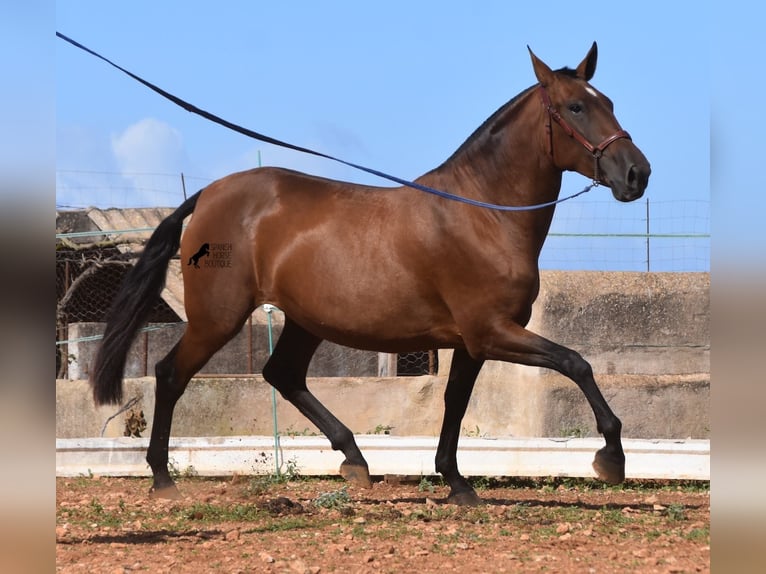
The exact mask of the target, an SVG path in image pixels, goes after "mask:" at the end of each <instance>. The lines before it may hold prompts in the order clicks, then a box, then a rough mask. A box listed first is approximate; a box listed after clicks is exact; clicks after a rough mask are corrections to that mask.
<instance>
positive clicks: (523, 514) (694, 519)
mask: <svg viewBox="0 0 766 574" xmlns="http://www.w3.org/2000/svg"><path fill="white" fill-rule="evenodd" d="M149 486H150V481H149V479H145V478H141V479H136V478H98V477H80V478H58V479H57V480H56V570H57V572H65V573H69V572H72V573H75V572H99V573H108V574H117V573H120V574H123V573H128V572H130V573H132V572H157V573H170V572H173V573H179V572H195V573H200V572H222V573H227V574H236V573H250V572H258V573H261V572H265V573H272V572H273V573H291V574H295V573H297V574H304V573H310V574H317V573H329V572H343V573H356V572H359V573H368V572H369V573H378V572H391V573H402V572H419V573H430V572H461V573H463V572H487V573H502V572H514V573H515V572H567V573H570V572H572V573H578V572H583V573H591V572H598V573H603V572H662V573H665V572H667V573H681V572H709V571H710V491H709V488H708V487H709V485H708V484H707V483H704V484H682V485H678V484H677V483H672V482H667V483H660V482H640V483H638V482H633V483H630V482H629V483H627V484H626V485H622V486H621V487H608V488H607V487H604V486H602V485H601V484H600V483H596V482H595V481H588V480H572V479H555V480H554V479H537V480H531V479H526V480H524V479H512V480H511V479H508V480H488V479H479V480H477V481H476V482H475V486H476V488H477V491H478V492H479V495H480V496H481V497H482V498H483V499H484V500H485V501H486V504H485V505H482V506H478V507H470V508H466V507H456V506H453V505H448V504H444V498H445V497H446V496H447V493H448V489H447V487H445V486H443V485H441V483H440V481H439V479H438V478H430V479H429V478H424V479H420V478H413V479H411V480H406V479H405V480H402V479H401V478H399V477H390V478H387V479H385V480H383V479H380V480H377V481H376V482H375V483H374V485H373V488H372V489H370V490H361V489H357V488H355V487H352V486H350V485H348V484H347V483H345V482H343V481H342V480H340V479H332V478H322V479H313V478H312V479H296V480H291V481H287V482H285V481H276V480H274V479H273V478H266V477H234V478H232V477H229V478H216V479H203V478H194V477H187V478H182V479H180V480H179V487H180V489H181V492H182V498H181V499H180V500H172V501H168V500H153V499H150V498H149V497H148V495H147V492H148V489H149Z"/></svg>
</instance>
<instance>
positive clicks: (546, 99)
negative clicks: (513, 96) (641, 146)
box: [539, 84, 631, 185]
mask: <svg viewBox="0 0 766 574" xmlns="http://www.w3.org/2000/svg"><path fill="white" fill-rule="evenodd" d="M539 92H540V99H541V100H542V102H543V108H545V111H546V112H548V121H547V122H546V124H545V129H546V131H547V132H548V141H549V151H550V154H551V157H553V127H552V125H551V120H553V121H554V122H556V123H557V124H558V125H560V126H561V127H562V129H563V130H564V131H565V132H566V134H567V135H568V136H569V137H572V138H574V139H576V140H577V141H578V142H580V144H582V145H583V147H585V149H587V150H588V151H589V152H590V153H591V155H593V160H594V174H593V183H595V184H596V185H598V184H599V183H601V182H600V181H599V180H600V170H599V165H598V160H599V158H601V156H602V155H603V153H604V150H605V149H606V148H607V147H609V145H610V144H611V143H612V142H614V141H616V140H618V139H622V138H625V139H628V140H629V139H631V137H630V134H629V133H628V132H626V131H625V130H623V129H620V130H617V131H616V132H615V133H614V134H612V135H611V136H609V137H608V138H606V139H605V140H604V141H602V142H601V143H600V144H598V145H593V144H592V143H590V142H589V141H588V140H587V139H585V136H583V135H582V134H581V133H580V132H578V131H577V130H576V129H574V128H573V127H572V126H570V125H569V124H568V123H567V121H566V120H565V119H564V118H563V117H561V114H560V113H559V112H558V110H557V109H556V108H554V107H553V104H552V103H551V98H550V96H548V92H547V91H546V89H545V88H544V87H543V85H542V84H541V85H540V88H539Z"/></svg>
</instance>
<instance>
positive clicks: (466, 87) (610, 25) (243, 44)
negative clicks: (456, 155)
mask: <svg viewBox="0 0 766 574" xmlns="http://www.w3.org/2000/svg"><path fill="white" fill-rule="evenodd" d="M576 8H577V7H576V6H575V5H572V4H571V3H565V2H553V3H552V4H547V5H546V9H545V10H544V11H542V10H541V7H540V5H539V4H534V3H526V4H525V3H513V2H499V1H498V2H480V3H468V2H450V1H440V2H411V1H408V2H404V1H401V2H400V1H394V2H386V3H378V4H372V3H361V2H325V3H318V2H279V3H276V2H272V3H265V2H244V1H240V2H237V1H232V2H224V3H216V4H215V5H213V4H210V3H201V2H200V3H191V4H188V3H185V4H184V9H179V4H178V3H173V2H144V1H133V2H121V3H113V2H109V3H105V2H102V3H96V2H79V1H78V2H74V1H60V2H58V3H57V5H56V29H57V30H59V31H60V32H62V33H64V34H66V35H68V36H70V37H72V38H74V39H75V40H77V41H79V42H81V43H83V44H85V45H86V46H88V47H90V48H92V49H94V50H95V51H97V52H100V53H102V54H103V55H105V56H106V57H108V58H110V59H112V60H113V61H115V62H116V63H118V64H120V65H122V66H124V67H126V68H128V69H129V70H131V71H133V72H135V73H137V74H138V75H141V76H143V77H145V78H146V79H148V80H149V81H152V82H154V83H157V84H158V85H160V86H161V87H163V88H165V89H167V90H168V91H170V92H172V93H175V94H177V95H179V96H181V97H183V98H185V99H187V100H189V101H191V102H192V103H194V104H196V105H198V106H200V107H202V108H204V109H207V110H209V111H211V112H212V113H215V114H217V115H220V116H223V117H225V118H226V119H229V120H231V121H234V122H236V123H240V124H242V125H244V126H247V127H249V128H251V129H254V130H256V131H260V132H262V133H266V134H268V135H271V136H273V137H276V138H279V139H283V140H286V141H289V142H292V143H295V144H298V145H302V146H306V147H311V148H315V149H317V150H319V151H322V152H325V153H328V154H331V155H335V156H339V157H342V158H344V159H346V160H349V161H352V162H355V163H359V164H363V165H367V166H370V167H373V168H376V169H379V170H382V171H386V172H389V173H392V174H394V175H397V176H399V177H404V178H415V177H417V176H418V175H420V174H422V173H424V172H426V171H428V170H429V169H431V168H433V167H434V166H436V165H438V164H439V163H441V162H442V161H443V160H444V159H445V158H446V157H448V156H449V155H450V154H451V153H452V152H453V151H454V150H455V149H456V148H457V147H458V146H459V145H460V144H461V143H462V142H463V141H464V139H465V138H466V137H467V136H468V135H470V133H471V132H472V131H473V130H474V129H475V128H476V127H477V126H478V125H479V124H480V123H481V122H482V121H484V119H485V118H486V117H488V116H489V115H490V114H491V113H492V112H494V111H495V110H496V109H497V108H498V107H499V106H500V105H502V104H503V103H505V102H506V101H507V100H508V99H510V98H511V97H513V96H514V95H515V94H517V93H518V92H520V91H521V90H523V89H525V88H526V87H528V86H530V85H532V84H533V83H534V82H535V77H534V74H533V72H532V68H531V65H530V60H529V55H528V53H527V49H526V46H527V45H529V46H530V47H531V48H532V49H533V50H534V51H535V53H536V54H537V55H538V56H539V57H541V58H542V59H543V60H544V61H546V62H547V63H548V64H549V65H551V66H552V67H560V66H564V65H569V66H575V65H577V64H578V63H579V62H580V60H581V59H582V58H583V57H584V55H585V54H586V52H587V50H588V48H589V47H590V44H591V43H592V42H593V41H594V40H596V41H597V42H598V44H599V61H598V69H597V71H596V75H595V77H594V79H593V80H592V83H593V85H594V86H596V87H597V88H599V89H600V90H601V91H602V92H604V93H606V94H607V95H608V96H609V97H610V98H611V99H612V100H613V101H614V102H615V108H616V109H615V111H616V115H617V117H618V119H619V120H620V122H621V124H622V125H623V127H624V128H625V129H627V130H628V131H629V132H630V133H631V135H632V136H633V139H634V141H635V142H636V143H637V144H638V146H639V147H640V148H641V149H642V150H643V151H644V153H645V154H646V156H647V157H648V158H649V160H650V162H651V163H652V170H653V171H652V179H651V181H650V185H649V189H648V191H647V195H648V197H649V200H650V202H652V205H656V207H654V208H653V212H655V213H659V211H657V210H661V209H663V205H662V203H663V202H666V201H671V202H675V201H677V200H684V201H692V202H695V201H697V200H699V201H702V202H707V201H709V199H710V93H709V91H710V77H709V66H710V61H709V40H708V32H709V22H708V14H707V13H706V11H705V10H704V9H700V8H698V9H697V10H698V12H697V13H695V14H690V13H689V12H688V9H687V8H686V7H685V5H684V4H683V3H670V2H663V3H661V2H648V3H642V8H641V9H640V10H637V9H636V8H635V7H629V5H628V3H613V5H610V6H609V9H608V10H606V9H604V8H603V7H602V9H600V10H595V9H594V10H579V9H576ZM55 53H56V72H55V74H56V151H57V160H56V203H57V205H58V206H64V207H84V206H87V205H100V206H103V207H106V206H109V205H117V206H126V205H146V204H160V205H176V204H178V203H180V201H181V199H182V194H181V189H180V176H179V175H178V174H180V173H181V172H183V173H184V174H185V177H186V179H187V181H186V183H187V188H190V191H192V190H196V189H198V188H199V187H202V186H203V185H205V183H207V181H209V180H211V179H215V178H218V177H221V176H223V175H226V174H227V173H230V172H233V171H238V170H242V169H248V168H250V167H254V166H256V165H258V162H259V161H261V162H262V163H263V164H264V165H283V166H287V167H291V168H293V169H298V170H302V171H307V172H310V173H314V174H317V175H323V176H328V177H334V178H341V179H346V180H351V181H357V182H363V183H374V184H379V185H388V183H387V182H386V181H384V180H379V179H377V178H374V177H373V176H370V175H367V174H364V173H362V172H357V171H354V170H352V169H350V168H347V167H345V166H342V165H340V164H336V163H334V162H330V161H327V160H323V159H319V158H315V157H311V156H307V155H303V154H300V153H297V152H292V151H288V150H283V149H280V148H276V147H273V146H269V145H266V144H262V143H260V142H256V141H253V140H249V139H247V138H245V137H244V136H241V135H239V134H236V133H234V132H231V131H228V130H226V129H224V128H222V127H220V126H218V125H215V124H212V123H210V122H207V121H205V120H204V119H202V118H200V117H198V116H195V115H193V114H189V113H188V112H186V111H184V110H182V109H180V108H178V107H176V106H174V105H173V104H171V103H170V102H168V101H167V100H164V99H162V98H161V97H159V96H158V95H156V94H155V93H153V92H151V91H149V90H148V89H147V88H145V87H144V86H141V85H140V84H138V83H136V82H135V81H134V80H132V79H130V78H128V77H127V76H125V75H123V74H121V73H120V72H118V71H117V70H115V69H113V68H111V67H110V66H108V65H106V64H105V63H103V62H101V61H99V60H97V59H95V58H93V57H92V56H89V55H87V54H86V53H84V52H82V51H80V50H77V49H76V48H74V47H72V46H71V45H69V44H67V43H65V42H63V41H61V40H58V41H57V42H56V46H55ZM690 94H691V95H690ZM259 155H260V158H259ZM586 183H587V180H586V179H585V178H583V177H581V176H579V175H576V174H569V175H568V176H567V177H565V179H564V185H563V188H562V194H569V193H572V192H575V191H579V190H580V189H581V188H582V187H583V186H584V185H585V184H586ZM575 201H576V202H578V203H577V205H575V206H572V207H567V209H568V211H567V213H568V214H569V215H568V216H567V217H568V218H569V219H570V220H571V221H574V222H577V220H578V219H579V218H580V215H581V214H585V215H588V216H598V215H599V214H603V216H602V220H605V221H608V222H609V221H611V222H614V221H615V220H617V219H622V218H623V217H627V219H628V220H632V219H636V218H637V216H638V214H641V215H643V214H644V212H645V206H644V207H641V206H637V205H636V206H631V207H624V206H620V205H619V204H616V203H615V204H614V205H612V203H614V202H613V201H612V200H611V194H610V193H609V192H608V190H606V189H604V188H600V189H596V190H594V191H592V192H590V193H589V194H588V195H587V196H584V197H582V198H578V199H577V200H575ZM655 202H656V203H655ZM675 205H676V207H678V206H681V209H682V210H687V209H694V210H697V209H699V207H698V206H697V204H696V203H692V204H675ZM688 205H691V206H692V207H688ZM702 205H703V207H702V209H703V210H706V209H708V208H709V206H708V204H702ZM631 210H632V211H631ZM561 211H562V210H560V211H559V214H561ZM563 217H564V216H563V215H562V219H561V222H559V226H560V230H562V231H566V230H567V229H569V224H567V223H566V221H564V219H563ZM694 217H699V214H695V215H694ZM659 221H660V220H659V218H658V222H659ZM660 224H661V223H660ZM637 225H638V226H639V228H638V229H636V228H635V227H634V226H633V225H632V224H627V232H633V231H641V230H642V229H641V226H642V225H643V224H637ZM673 225H681V226H682V227H683V224H673ZM707 225H708V228H707V229H702V231H709V224H707ZM703 227H704V225H703ZM618 231H624V230H618ZM660 231H662V232H666V231H667V230H665V229H662V230H660ZM675 231H680V232H689V231H690V229H681V228H679V229H676V230H675ZM691 231H694V232H699V231H700V227H699V225H698V224H693V229H691Z"/></svg>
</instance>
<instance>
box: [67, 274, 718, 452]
mask: <svg viewBox="0 0 766 574" xmlns="http://www.w3.org/2000/svg"><path fill="white" fill-rule="evenodd" d="M709 287H710V284H709V275H708V274H703V273H683V274H677V273H667V274H663V273H597V272H544V273H543V274H542V289H541V292H540V296H539V298H538V301H537V303H536V305H535V310H534V313H533V317H532V320H531V322H530V325H529V328H530V329H531V330H533V331H536V332H538V333H540V334H541V335H543V336H545V337H547V338H549V339H552V340H554V341H556V342H558V343H561V344H563V345H566V346H569V347H571V348H573V349H575V350H577V351H578V352H580V353H581V354H582V355H583V356H584V357H585V358H586V359H587V360H588V361H589V362H590V363H591V364H592V366H593V368H594V372H595V374H596V380H597V381H598V382H599V385H600V387H601V390H602V392H603V394H604V395H605V397H606V398H607V400H608V401H609V403H610V405H611V406H612V408H613V410H614V411H615V412H616V414H617V415H618V416H619V417H620V418H621V419H622V421H623V425H624V426H623V430H624V435H625V436H626V437H632V438H688V437H692V438H708V437H709V433H710V428H709V418H708V408H709V401H710V377H709V371H710V369H709V362H710V314H709ZM450 354H451V351H440V356H439V365H440V371H439V374H438V376H422V377H404V378H375V377H362V378H360V377H351V376H348V377H335V378H323V377H320V378H312V379H311V380H310V381H309V386H310V388H311V389H312V390H313V391H314V392H315V394H316V395H317V397H318V398H319V399H320V400H322V401H323V402H325V404H326V405H327V406H328V408H330V410H332V411H333V412H335V414H336V415H337V416H338V417H339V418H340V419H341V420H342V421H344V422H345V423H346V424H347V425H348V426H349V427H350V428H351V429H352V430H353V431H355V432H358V433H368V432H375V431H376V428H377V429H378V430H380V429H384V428H388V429H390V432H391V434H397V435H437V434H438V432H439V427H440V424H441V417H442V394H443V391H444V386H445V382H446V374H447V371H448V367H449V357H450ZM153 389H154V382H153V379H152V378H139V379H131V380H128V381H126V400H129V399H131V398H133V397H138V403H137V405H136V408H135V410H136V413H134V414H136V415H137V414H138V411H139V410H143V412H144V414H145V416H146V418H147V422H148V425H149V428H147V429H146V431H145V432H144V433H142V434H143V435H144V436H146V435H148V432H149V430H150V427H151V413H152V412H153V408H154V405H153V401H154V390H153ZM277 402H278V419H279V427H280V430H281V431H282V432H283V433H297V434H309V433H312V432H315V430H316V429H314V427H313V426H312V425H311V424H310V423H309V422H308V421H307V420H306V419H305V418H303V417H302V415H300V414H299V413H298V412H297V411H296V410H295V409H294V408H293V407H292V406H291V405H289V404H286V403H285V401H284V400H283V399H282V398H281V397H278V400H277ZM270 405H271V391H270V387H269V386H268V385H267V384H266V383H265V382H264V381H263V380H262V379H261V378H260V377H258V376H248V377H205V378H201V377H198V378H195V379H193V380H192V382H191V383H190V385H189V388H188V390H187V392H186V393H185V395H184V396H183V397H182V399H181V401H180V402H179V405H178V408H177V411H176V416H175V419H174V427H173V434H174V435H175V436H206V435H207V436H216V435H242V434H244V435H248V434H259V435H261V434H270V433H271V425H272V422H271V421H272V417H271V406H270ZM116 410H117V409H116V408H114V407H102V408H99V409H95V408H94V407H93V404H92V401H91V398H90V392H89V389H88V387H87V383H85V382H84V381H57V436H58V437H61V438H72V437H86V436H99V434H100V433H101V427H102V426H103V424H104V421H105V420H106V419H107V418H108V417H109V416H111V415H112V414H114V413H115V412H116ZM124 426H125V414H122V415H120V416H118V417H116V418H115V419H114V420H113V421H112V422H111V423H110V424H109V425H107V431H106V433H105V436H121V435H122V433H123V429H124ZM463 429H464V434H472V435H479V436H516V437H527V436H554V437H555V436H566V435H572V434H574V435H577V436H596V434H597V433H596V430H595V422H594V420H593V415H592V413H591V411H590V409H589V407H588V405H587V404H586V402H585V399H584V397H583V395H582V393H581V392H580V391H579V389H577V387H576V386H575V385H574V384H573V383H572V382H570V381H569V380H568V379H565V378H564V377H562V376H560V375H558V374H556V373H553V372H551V371H547V370H545V369H537V368H530V367H523V366H518V365H510V364H504V363H497V362H489V363H487V364H486V365H485V367H484V369H483V370H482V373H481V375H480V377H479V380H478V382H477V386H476V390H475V391H474V394H473V396H472V399H471V403H470V405H469V408H468V412H467V413H466V417H465V419H464V421H463Z"/></svg>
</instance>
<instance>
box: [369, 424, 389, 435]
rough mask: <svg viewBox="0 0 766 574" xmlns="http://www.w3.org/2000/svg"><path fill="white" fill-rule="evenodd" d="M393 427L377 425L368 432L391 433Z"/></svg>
mask: <svg viewBox="0 0 766 574" xmlns="http://www.w3.org/2000/svg"><path fill="white" fill-rule="evenodd" d="M393 428H394V427H392V426H391V425H375V428H374V429H372V430H371V431H370V432H369V433H367V434H391V430H392V429H393Z"/></svg>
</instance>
